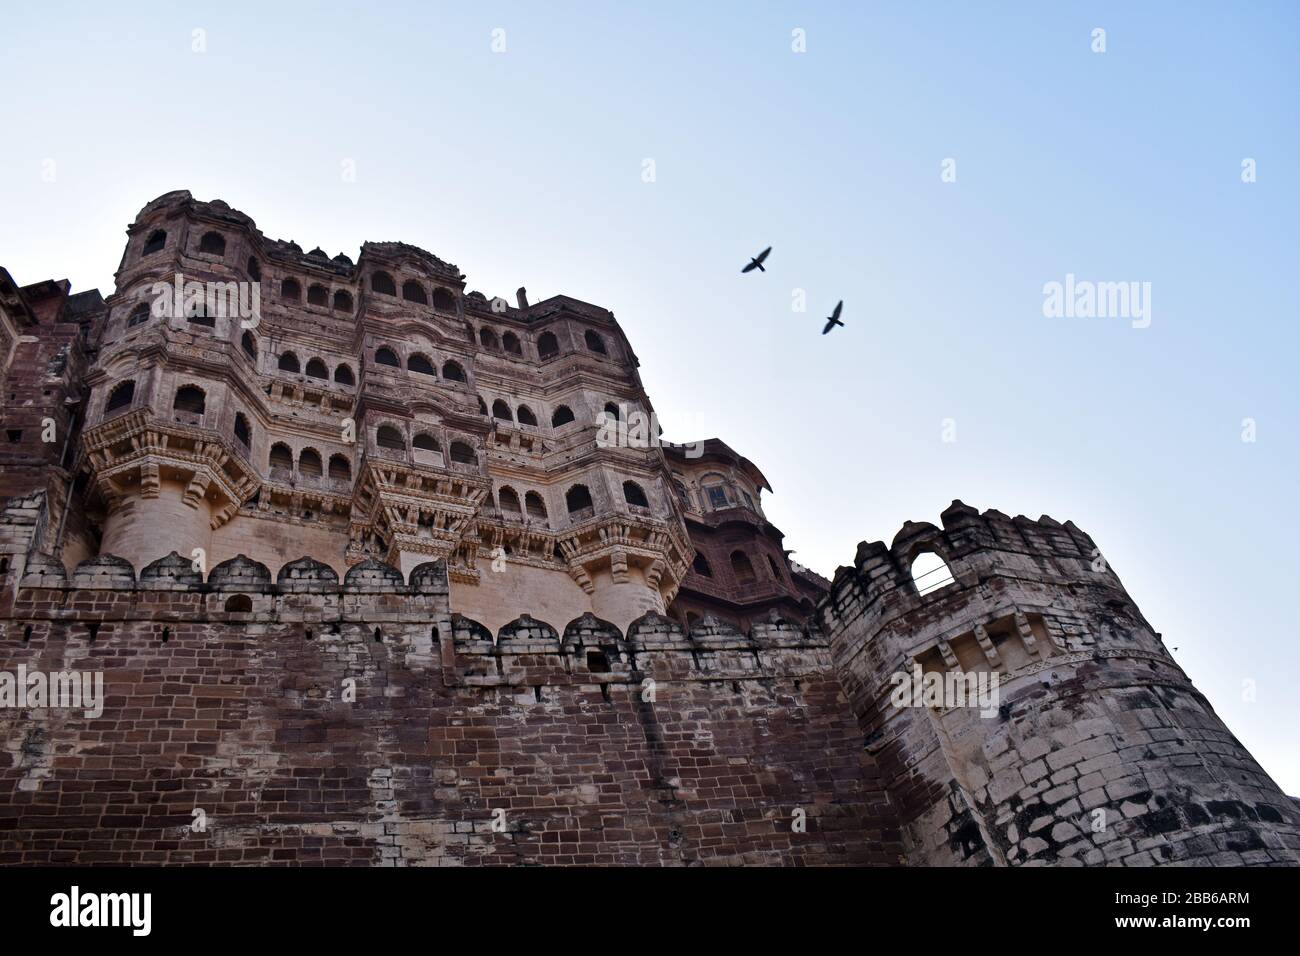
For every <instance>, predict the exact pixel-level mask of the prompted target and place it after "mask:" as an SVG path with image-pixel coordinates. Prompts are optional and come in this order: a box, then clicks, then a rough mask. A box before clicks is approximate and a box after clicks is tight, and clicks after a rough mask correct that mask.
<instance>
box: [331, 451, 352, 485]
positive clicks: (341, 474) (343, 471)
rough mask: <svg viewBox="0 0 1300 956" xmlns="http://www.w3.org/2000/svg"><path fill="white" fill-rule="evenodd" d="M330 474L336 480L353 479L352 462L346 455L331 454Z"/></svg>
mask: <svg viewBox="0 0 1300 956" xmlns="http://www.w3.org/2000/svg"><path fill="white" fill-rule="evenodd" d="M329 476H330V477H331V478H333V479H334V480H335V481H351V480H352V462H350V461H348V459H347V456H346V455H330V470H329Z"/></svg>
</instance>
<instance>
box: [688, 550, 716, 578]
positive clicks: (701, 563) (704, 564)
mask: <svg viewBox="0 0 1300 956" xmlns="http://www.w3.org/2000/svg"><path fill="white" fill-rule="evenodd" d="M691 569H692V570H693V571H694V572H695V573H696V574H700V575H703V576H704V577H706V578H711V577H713V568H711V567H709V562H708V561H707V560H706V559H705V557H704V555H702V554H698V553H697V554H696V555H695V560H694V561H692V562H691Z"/></svg>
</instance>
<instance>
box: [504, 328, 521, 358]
mask: <svg viewBox="0 0 1300 956" xmlns="http://www.w3.org/2000/svg"><path fill="white" fill-rule="evenodd" d="M501 347H502V348H503V349H505V350H506V351H507V352H509V353H510V354H511V355H523V354H524V350H523V346H521V345H520V344H519V336H517V335H515V333H513V332H507V333H506V334H505V335H503V336H501Z"/></svg>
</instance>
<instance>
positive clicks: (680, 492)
mask: <svg viewBox="0 0 1300 956" xmlns="http://www.w3.org/2000/svg"><path fill="white" fill-rule="evenodd" d="M673 489H674V490H675V491H676V492H677V497H678V499H679V500H680V501H681V503H682V504H683V505H685V506H686V507H687V508H691V509H694V507H695V505H694V503H692V501H691V493H690V492H689V491H687V490H686V485H684V484H683V483H682V482H681V480H680V479H677V478H674V479H673Z"/></svg>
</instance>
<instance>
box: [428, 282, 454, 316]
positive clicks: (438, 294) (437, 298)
mask: <svg viewBox="0 0 1300 956" xmlns="http://www.w3.org/2000/svg"><path fill="white" fill-rule="evenodd" d="M433 307H434V308H435V309H441V310H442V311H444V312H455V311H456V296H455V295H453V294H452V293H451V292H450V291H449V290H447V289H444V288H442V287H441V286H439V287H438V288H436V289H434V290H433Z"/></svg>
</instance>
